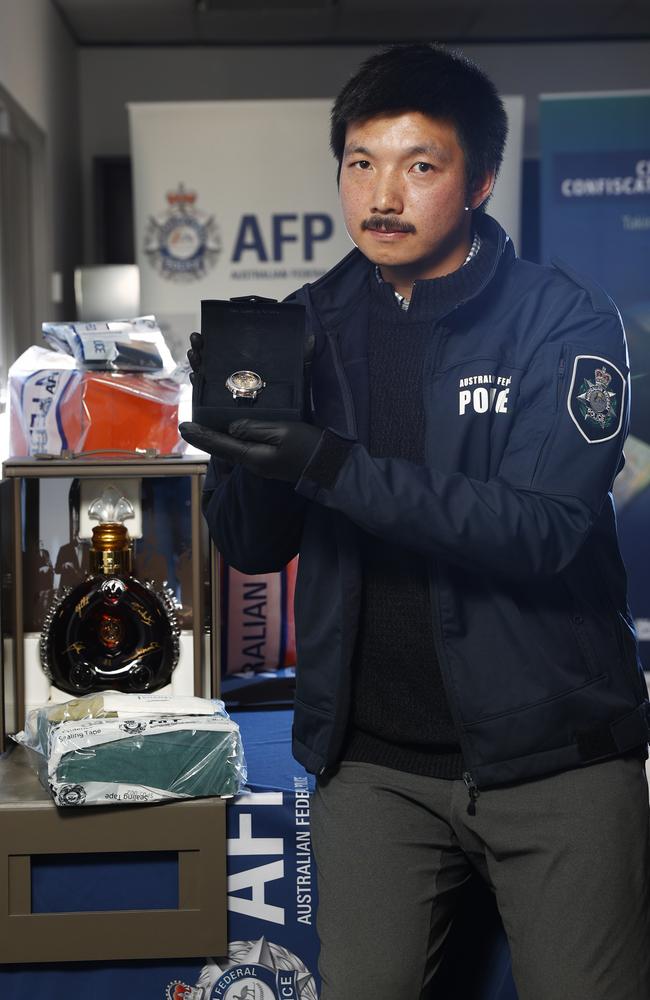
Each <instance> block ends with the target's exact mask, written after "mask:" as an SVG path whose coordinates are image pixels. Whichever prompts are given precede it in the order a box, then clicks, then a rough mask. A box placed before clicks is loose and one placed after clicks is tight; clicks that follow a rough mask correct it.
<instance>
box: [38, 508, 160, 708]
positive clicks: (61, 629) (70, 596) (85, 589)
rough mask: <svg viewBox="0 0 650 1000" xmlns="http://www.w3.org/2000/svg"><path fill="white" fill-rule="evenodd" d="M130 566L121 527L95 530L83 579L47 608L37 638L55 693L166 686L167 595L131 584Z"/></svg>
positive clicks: (111, 524) (109, 524) (144, 585)
mask: <svg viewBox="0 0 650 1000" xmlns="http://www.w3.org/2000/svg"><path fill="white" fill-rule="evenodd" d="M121 499H122V500H123V499H124V498H121ZM125 503H126V504H128V501H125ZM115 506H116V505H113V504H109V505H108V512H109V515H110V514H114V513H115ZM129 506H130V505H129ZM106 509H107V505H106V503H105V502H104V504H103V507H102V511H101V513H106ZM90 516H91V517H92V516H96V515H93V513H92V507H91V510H90ZM100 516H101V515H100ZM126 516H129V515H128V514H127V515H126ZM131 565H132V549H131V541H130V538H129V534H128V531H127V529H126V527H125V525H124V524H122V523H121V522H120V521H117V520H112V521H111V520H109V521H104V522H103V523H100V524H98V525H96V526H95V527H94V528H93V533H92V548H91V550H90V574H89V575H88V576H87V577H86V579H85V580H84V581H83V582H82V583H80V584H79V585H78V586H77V587H75V588H73V589H72V590H71V591H68V592H67V593H65V594H64V595H63V596H62V597H61V598H60V599H59V600H58V601H57V602H56V603H55V604H54V605H53V606H52V607H51V608H50V611H49V612H48V615H47V617H46V619H45V624H44V627H43V631H42V633H41V640H40V652H41V663H42V666H43V669H44V671H45V673H46V674H47V676H48V677H49V678H50V680H51V681H52V683H53V684H54V685H56V687H57V688H60V689H61V690H62V691H67V692H70V693H71V694H74V695H79V694H86V693H87V692H89V691H105V690H114V691H125V692H143V691H155V690H157V689H158V688H161V687H163V686H164V685H165V684H168V683H169V682H170V680H171V675H172V672H173V670H174V667H175V666H176V663H177V662H178V654H179V640H178V636H179V628H178V625H177V621H176V615H175V607H176V602H175V599H174V597H173V595H172V593H171V591H169V590H167V589H165V590H164V591H163V592H162V593H159V592H157V591H156V590H155V589H154V588H153V586H152V585H151V584H150V583H149V582H144V583H143V582H141V581H140V580H138V579H136V577H134V576H133V575H132V572H131Z"/></svg>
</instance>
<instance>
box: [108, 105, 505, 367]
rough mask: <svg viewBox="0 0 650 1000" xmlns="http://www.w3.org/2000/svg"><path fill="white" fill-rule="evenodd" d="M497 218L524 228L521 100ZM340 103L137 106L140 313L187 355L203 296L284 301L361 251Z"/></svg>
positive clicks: (134, 145) (134, 149)
mask: <svg viewBox="0 0 650 1000" xmlns="http://www.w3.org/2000/svg"><path fill="white" fill-rule="evenodd" d="M505 100H506V108H507V111H508V116H509V120H510V138H509V140H508V150H507V156H506V159H505V161H504V166H503V168H502V173H503V179H501V178H500V179H499V182H498V183H497V187H496V189H495V194H494V198H493V201H492V203H491V207H490V211H491V212H492V214H494V215H496V217H497V218H498V219H499V220H500V221H501V223H502V224H503V225H504V226H505V228H506V229H508V230H509V232H510V233H511V235H512V236H513V238H514V239H515V242H517V238H518V231H519V196H520V175H521V135H522V122H523V98H521V97H514V98H506V99H505ZM331 105H332V101H331V100H290V101H289V100H287V101H211V102H200V103H173V104H168V103H159V104H130V105H129V106H128V110H129V121H130V130H131V153H132V162H133V183H134V201H135V244H136V253H137V263H138V264H139V266H140V277H141V311H142V312H143V313H148V312H153V313H155V315H156V316H157V317H158V319H159V321H160V323H161V325H162V327H163V329H165V332H166V334H167V336H168V338H169V343H170V347H171V349H172V351H173V353H174V354H175V356H176V357H177V358H178V357H181V356H182V355H183V354H184V352H185V349H186V346H187V337H188V335H189V333H190V331H191V330H194V329H197V328H198V327H197V324H198V322H199V315H200V302H201V299H204V298H219V299H227V298H231V297H232V296H236V295H251V294H257V295H266V296H269V297H272V298H283V297H284V296H285V295H288V294H289V293H290V292H291V291H293V289H295V288H297V287H299V286H300V285H303V284H304V283H305V282H306V281H314V280H315V279H316V278H318V277H319V276H320V275H321V274H323V273H324V272H325V271H327V270H328V269H329V268H330V267H332V266H333V265H334V264H335V263H336V262H337V261H338V260H340V258H341V257H343V256H344V255H345V254H346V253H347V252H348V251H349V250H350V249H351V247H352V244H351V242H350V239H349V237H348V235H347V233H346V231H345V227H344V225H343V221H342V218H341V214H340V211H339V203H338V192H337V188H336V163H335V161H334V159H333V157H332V155H331V153H330V150H329V114H330V109H331Z"/></svg>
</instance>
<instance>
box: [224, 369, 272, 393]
mask: <svg viewBox="0 0 650 1000" xmlns="http://www.w3.org/2000/svg"><path fill="white" fill-rule="evenodd" d="M265 385H266V382H265V381H264V380H263V379H262V376H261V375H258V374H257V372H249V371H242V372H233V373H232V375H229V376H228V378H227V379H226V389H228V391H229V392H231V393H232V398H233V399H238V398H239V399H240V398H243V399H256V398H257V394H258V392H261V390H262V389H263V388H264V386H265Z"/></svg>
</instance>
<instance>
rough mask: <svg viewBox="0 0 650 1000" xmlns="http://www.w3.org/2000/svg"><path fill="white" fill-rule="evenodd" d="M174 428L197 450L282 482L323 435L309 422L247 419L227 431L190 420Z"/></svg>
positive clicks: (294, 477) (295, 474) (292, 479)
mask: <svg viewBox="0 0 650 1000" xmlns="http://www.w3.org/2000/svg"><path fill="white" fill-rule="evenodd" d="M192 336H194V334H193V335H192ZM188 356H189V352H188ZM191 363H192V362H191V361H190V364H191ZM178 429H179V431H180V433H181V436H182V437H184V438H185V440H186V441H188V442H189V443H190V444H193V445H194V446H195V447H196V448H200V449H201V451H207V452H209V453H210V454H211V455H214V457H215V458H219V459H221V460H222V461H224V462H229V463H230V464H231V465H243V467H244V468H245V469H248V470H249V472H254V473H255V474H256V475H257V476H262V477H263V478H264V479H281V480H283V481H284V482H286V483H297V482H298V480H299V479H300V476H301V475H302V473H303V470H304V468H305V466H306V465H307V463H308V462H309V459H310V458H311V456H312V455H313V453H314V452H315V451H316V447H317V445H318V443H319V441H320V439H321V437H322V434H323V431H322V430H321V429H320V427H314V426H313V425H312V424H305V423H301V422H293V421H288V420H274V421H267V420H251V419H250V418H244V419H242V420H235V421H234V422H233V423H232V424H230V426H229V427H228V433H227V434H222V433H221V432H220V431H213V430H210V428H209V427H203V425H202V424H193V423H184V424H179V427H178Z"/></svg>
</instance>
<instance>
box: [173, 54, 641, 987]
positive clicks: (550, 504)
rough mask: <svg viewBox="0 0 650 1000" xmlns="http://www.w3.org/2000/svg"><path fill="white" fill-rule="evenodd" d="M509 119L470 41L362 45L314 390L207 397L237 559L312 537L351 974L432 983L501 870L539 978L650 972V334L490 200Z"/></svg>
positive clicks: (528, 960)
mask: <svg viewBox="0 0 650 1000" xmlns="http://www.w3.org/2000/svg"><path fill="white" fill-rule="evenodd" d="M505 135H506V118H505V114H504V110H503V106H502V104H501V102H500V100H499V98H498V95H497V93H496V91H495V89H494V87H493V85H492V84H491V82H490V81H489V80H488V79H487V78H486V77H485V76H484V74H483V73H482V72H481V71H479V70H478V69H477V68H476V67H475V66H473V65H472V64H471V63H469V62H468V61H467V60H465V59H464V58H463V57H461V56H459V55H456V54H453V53H450V52H448V51H446V50H444V49H443V48H440V47H435V46H428V45H409V46H399V47H395V48H392V49H390V50H388V51H387V52H384V53H381V54H378V55H375V56H373V57H372V58H370V59H369V60H368V61H367V62H366V63H364V64H363V65H362V67H361V68H360V70H359V72H358V73H357V75H356V76H355V77H354V78H353V79H352V80H351V81H350V82H349V83H348V84H347V85H346V86H345V87H344V89H343V91H342V92H341V94H340V95H339V97H338V98H337V100H336V103H335V105H334V109H333V114H332V147H333V151H334V153H335V156H336V157H337V159H338V162H339V178H340V193H341V203H342V207H343V214H344V217H345V222H346V226H347V228H348V231H349V233H350V236H351V237H352V239H353V241H354V242H355V244H356V246H357V249H355V250H353V251H352V253H351V254H350V255H349V256H348V257H346V258H345V259H344V260H343V261H341V262H340V263H339V264H338V265H337V266H336V267H335V268H334V269H333V270H332V271H331V272H329V273H328V274H327V275H325V276H324V277H323V278H322V279H320V280H319V281H317V282H316V283H315V284H313V285H311V286H310V285H308V286H305V287H304V288H303V289H301V290H300V291H299V292H298V293H297V294H296V299H297V301H300V302H303V303H304V304H305V305H306V307H307V316H308V327H309V330H308V332H309V334H311V335H313V336H314V337H315V345H316V346H315V352H314V358H313V365H312V400H311V409H310V412H309V414H308V416H307V419H306V420H305V422H304V423H300V422H299V423H295V424H289V423H272V424H265V423H264V422H261V421H256V420H250V419H248V420H247V419H243V420H239V421H236V422H235V423H234V424H233V425H231V426H230V428H229V433H228V434H219V433H215V432H211V431H209V430H207V429H205V428H201V427H197V426H196V425H192V424H187V425H183V434H184V436H185V437H186V438H187V439H188V440H190V441H192V442H193V443H195V444H198V445H199V446H200V447H202V448H204V449H206V450H207V451H209V452H211V453H212V454H213V455H214V456H215V459H216V460H220V461H221V463H223V462H226V463H229V464H230V466H234V468H233V470H232V471H231V472H230V473H229V474H227V473H226V474H225V476H224V475H222V473H223V471H224V466H223V464H221V465H219V461H215V462H214V463H213V465H212V469H211V472H210V477H209V482H208V485H207V488H206V494H205V513H206V517H207V520H208V524H209V525H210V530H211V532H212V535H213V537H214V538H215V540H216V542H217V545H218V547H219V548H220V550H221V552H222V553H223V554H224V557H225V558H226V560H227V561H229V562H231V563H232V564H233V565H235V566H236V567H237V568H239V569H240V570H242V571H243V572H249V573H259V572H265V571H271V570H275V569H280V568H281V567H282V566H283V565H284V564H285V563H286V562H288V560H289V559H290V558H291V557H292V556H294V555H295V554H296V553H297V552H300V564H299V579H298V585H297V593H296V628H297V642H298V671H297V689H296V706H295V723H294V752H295V754H296V756H297V758H298V759H299V760H300V761H301V762H302V763H303V764H304V765H305V766H306V767H307V768H308V769H309V770H311V771H314V772H315V773H317V774H318V787H317V791H316V795H315V799H314V804H313V834H314V849H315V853H316V861H317V865H318V873H319V918H318V927H319V933H320V936H321V945H322V949H321V962H320V968H321V974H322V979H323V993H322V997H323V1000H348V998H352V997H355V998H357V997H364V998H368V1000H384V998H388V997H391V998H394V997H400V998H403V1000H416V998H418V997H420V996H421V993H422V991H423V990H424V989H425V987H426V985H427V984H428V983H429V982H430V980H431V978H432V976H433V972H434V971H435V968H436V967H437V965H438V964H439V961H440V956H441V952H442V948H443V944H444V940H445V936H446V934H447V931H448V929H449V925H450V922H451V919H452V917H453V912H454V906H455V903H456V900H457V898H458V895H459V892H458V890H459V889H460V887H461V886H462V885H463V884H464V883H465V882H466V880H467V879H468V877H469V875H470V873H471V872H473V871H478V872H479V873H480V874H481V875H482V876H483V878H484V879H485V880H486V882H487V883H488V884H489V885H490V886H491V888H492V889H493V890H494V892H495V894H496V899H497V903H498V906H499V909H500V912H501V915H502V918H503V921H504V925H505V929H506V932H507V935H508V939H509V942H510V947H511V952H512V958H513V972H514V976H515V980H516V983H517V987H518V991H519V998H520V1000H647V998H648V996H650V967H649V965H650V961H649V956H650V947H649V945H648V942H649V941H650V937H649V936H648V929H649V928H648V886H647V876H648V871H649V870H650V866H649V864H648V791H647V785H646V784H645V776H644V771H643V760H644V758H645V753H646V743H647V736H648V715H647V709H648V704H647V698H646V692H645V686H644V682H643V677H642V674H641V672H640V669H639V665H638V659H637V655H636V649H635V637H634V628H633V625H632V622H631V619H630V616H629V612H628V610H627V605H626V599H625V574H624V570H623V567H622V564H621V560H620V556H619V553H618V547H617V541H616V530H615V520H614V511H613V505H612V498H611V493H610V489H611V485H612V481H613V479H614V477H615V475H616V472H617V470H618V468H619V467H620V464H621V461H622V458H621V454H622V451H621V450H622V445H623V439H624V436H625V433H626V428H627V412H628V409H627V408H628V400H629V393H628V369H627V362H626V349H625V341H624V335H623V331H622V328H621V324H620V319H619V317H618V313H617V311H616V308H615V306H614V305H613V304H612V302H611V301H610V299H609V298H608V297H607V295H606V294H605V293H604V292H603V291H601V290H600V289H599V288H597V287H596V286H594V285H592V284H591V283H590V282H588V281H586V280H585V279H583V278H581V277H579V276H578V275H576V274H574V273H573V272H571V271H570V270H569V268H567V267H564V266H563V265H559V264H558V265H557V266H555V267H540V266H537V265H534V264H530V263H527V262H525V261H521V260H518V259H517V258H516V256H515V254H514V251H513V248H512V244H511V242H510V240H509V239H508V237H507V235H506V234H505V233H504V232H503V230H502V229H501V228H500V226H498V224H497V223H496V222H495V221H494V220H492V219H490V218H489V217H488V216H486V215H484V214H483V212H482V209H483V206H484V204H485V201H486V200H487V199H488V197H489V195H490V192H491V190H492V186H493V183H494V179H495V176H496V174H497V171H498V168H499V164H500V161H501V156H502V151H503V146H504V142H505ZM200 350H201V340H200V337H198V336H197V335H193V338H192V350H191V351H190V361H191V362H192V364H193V366H194V367H195V368H196V367H198V365H199V363H200ZM470 952H471V947H470V949H468V953H470Z"/></svg>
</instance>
